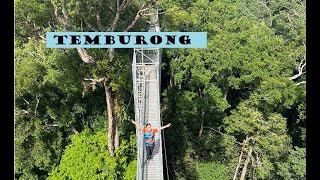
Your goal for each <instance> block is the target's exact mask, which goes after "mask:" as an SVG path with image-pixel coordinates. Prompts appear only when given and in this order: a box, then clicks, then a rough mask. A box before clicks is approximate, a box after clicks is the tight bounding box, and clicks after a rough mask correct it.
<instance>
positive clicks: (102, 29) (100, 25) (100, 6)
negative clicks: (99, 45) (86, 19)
mask: <svg viewBox="0 0 320 180" xmlns="http://www.w3.org/2000/svg"><path fill="white" fill-rule="evenodd" d="M101 9H102V0H100V1H99V7H98V8H97V15H96V19H97V24H98V28H99V30H100V31H106V29H105V28H104V26H103V24H102V19H101Z"/></svg>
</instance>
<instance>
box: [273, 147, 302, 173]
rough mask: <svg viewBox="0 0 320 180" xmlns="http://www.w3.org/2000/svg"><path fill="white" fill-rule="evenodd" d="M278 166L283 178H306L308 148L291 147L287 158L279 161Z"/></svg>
mask: <svg viewBox="0 0 320 180" xmlns="http://www.w3.org/2000/svg"><path fill="white" fill-rule="evenodd" d="M277 167H278V169H279V170H278V171H277V175H278V176H280V177H281V179H306V148H299V147H295V148H294V149H290V150H289V154H288V156H287V157H286V160H285V161H284V162H279V163H277Z"/></svg>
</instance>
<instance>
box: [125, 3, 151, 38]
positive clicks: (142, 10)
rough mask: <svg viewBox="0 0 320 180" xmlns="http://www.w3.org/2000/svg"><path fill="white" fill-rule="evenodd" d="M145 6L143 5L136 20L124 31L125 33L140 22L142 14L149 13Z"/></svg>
mask: <svg viewBox="0 0 320 180" xmlns="http://www.w3.org/2000/svg"><path fill="white" fill-rule="evenodd" d="M144 7H145V4H143V5H142V6H141V8H140V10H139V11H138V12H137V14H136V17H135V18H134V20H133V21H132V22H131V24H130V25H129V26H128V27H127V28H126V29H125V30H124V32H128V31H129V30H130V29H131V28H132V27H133V26H134V25H135V24H136V22H137V21H138V19H139V18H140V17H141V15H142V12H144V11H147V10H148V9H149V8H145V9H143V8H144Z"/></svg>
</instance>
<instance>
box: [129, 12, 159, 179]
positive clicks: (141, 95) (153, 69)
mask: <svg viewBox="0 0 320 180" xmlns="http://www.w3.org/2000/svg"><path fill="white" fill-rule="evenodd" d="M150 11H151V12H150V13H153V14H154V15H151V16H150V26H149V32H160V26H159V18H158V9H155V8H151V9H150ZM160 65H161V49H160V48H141V49H140V48H139V49H134V53H133V63H132V77H133V90H134V105H135V120H136V122H137V123H139V124H140V125H145V124H147V123H150V124H151V125H152V127H160V126H161V116H160V82H161V81H160V78H161V77H160V76H161V66H160ZM136 134H137V151H138V152H137V175H136V179H137V180H142V179H143V180H163V179H164V177H163V176H164V175H163V156H162V150H163V149H162V148H163V147H162V137H161V131H160V133H156V134H155V140H156V143H155V147H154V150H153V154H152V159H151V160H150V162H149V163H148V164H146V163H144V161H145V159H146V154H147V153H146V150H145V148H144V136H143V134H142V132H141V131H139V130H138V129H137V131H136Z"/></svg>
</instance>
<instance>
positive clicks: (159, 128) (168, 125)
mask: <svg viewBox="0 0 320 180" xmlns="http://www.w3.org/2000/svg"><path fill="white" fill-rule="evenodd" d="M170 126H171V123H169V124H167V125H165V126H162V127H158V128H157V130H158V131H160V130H162V129H165V128H167V127H170Z"/></svg>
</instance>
